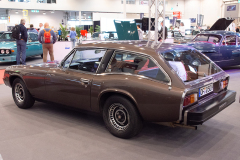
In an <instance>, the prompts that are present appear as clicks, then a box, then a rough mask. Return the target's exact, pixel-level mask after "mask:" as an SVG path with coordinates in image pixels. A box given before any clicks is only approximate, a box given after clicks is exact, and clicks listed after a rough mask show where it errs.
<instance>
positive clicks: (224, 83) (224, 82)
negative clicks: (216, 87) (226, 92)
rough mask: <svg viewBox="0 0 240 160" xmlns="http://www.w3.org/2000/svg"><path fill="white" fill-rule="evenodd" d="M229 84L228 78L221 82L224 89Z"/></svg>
mask: <svg viewBox="0 0 240 160" xmlns="http://www.w3.org/2000/svg"><path fill="white" fill-rule="evenodd" d="M227 86H228V80H227V79H226V80H224V81H222V82H221V87H222V89H225V88H226V87H227Z"/></svg>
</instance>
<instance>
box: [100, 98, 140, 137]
mask: <svg viewBox="0 0 240 160" xmlns="http://www.w3.org/2000/svg"><path fill="white" fill-rule="evenodd" d="M103 120H104V123H105V125H106V127H107V129H108V130H109V132H110V133H111V134H113V135H114V136H116V137H119V138H131V137H133V136H135V135H137V134H138V133H139V132H140V130H141V129H142V119H141V117H140V115H139V113H138V111H137V109H136V107H135V106H134V105H133V104H132V103H131V102H130V101H129V100H127V99H126V98H124V97H122V96H111V97H109V98H108V99H107V101H106V103H105V105H104V108H103Z"/></svg>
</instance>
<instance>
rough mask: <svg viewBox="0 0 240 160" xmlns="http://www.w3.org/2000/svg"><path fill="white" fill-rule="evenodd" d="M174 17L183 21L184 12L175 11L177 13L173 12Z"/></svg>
mask: <svg viewBox="0 0 240 160" xmlns="http://www.w3.org/2000/svg"><path fill="white" fill-rule="evenodd" d="M173 16H175V17H177V18H178V19H181V18H182V12H180V11H175V12H173Z"/></svg>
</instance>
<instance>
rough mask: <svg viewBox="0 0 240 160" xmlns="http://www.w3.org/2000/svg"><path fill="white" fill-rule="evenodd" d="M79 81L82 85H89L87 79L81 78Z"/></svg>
mask: <svg viewBox="0 0 240 160" xmlns="http://www.w3.org/2000/svg"><path fill="white" fill-rule="evenodd" d="M80 81H81V82H82V84H83V85H88V84H89V83H90V80H89V79H84V78H81V79H80Z"/></svg>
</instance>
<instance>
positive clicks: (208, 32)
mask: <svg viewBox="0 0 240 160" xmlns="http://www.w3.org/2000/svg"><path fill="white" fill-rule="evenodd" d="M199 34H220V35H222V36H225V35H236V34H237V35H238V36H240V34H239V33H236V32H231V31H217V30H216V31H204V32H201V33H199Z"/></svg>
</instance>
